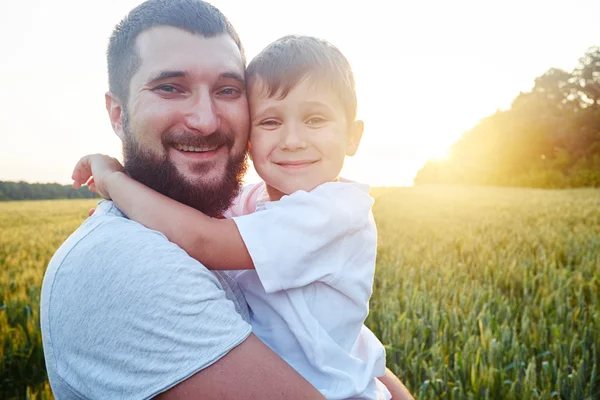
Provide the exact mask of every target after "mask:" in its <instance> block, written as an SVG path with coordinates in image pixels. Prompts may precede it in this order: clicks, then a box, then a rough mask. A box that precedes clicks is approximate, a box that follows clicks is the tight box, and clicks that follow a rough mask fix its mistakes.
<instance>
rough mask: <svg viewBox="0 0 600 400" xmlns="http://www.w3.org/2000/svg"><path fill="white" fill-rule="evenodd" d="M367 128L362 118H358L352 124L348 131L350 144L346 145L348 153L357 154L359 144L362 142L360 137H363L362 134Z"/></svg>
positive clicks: (348, 154)
mask: <svg viewBox="0 0 600 400" xmlns="http://www.w3.org/2000/svg"><path fill="white" fill-rule="evenodd" d="M364 129H365V123H364V122H363V121H361V120H356V121H354V122H353V123H352V125H351V126H350V130H349V132H348V135H349V137H348V146H347V147H346V155H347V156H353V155H354V154H356V150H358V145H359V144H360V139H362V134H363V131H364Z"/></svg>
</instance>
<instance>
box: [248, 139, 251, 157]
mask: <svg viewBox="0 0 600 400" xmlns="http://www.w3.org/2000/svg"><path fill="white" fill-rule="evenodd" d="M248 158H250V161H252V143H250V140H248Z"/></svg>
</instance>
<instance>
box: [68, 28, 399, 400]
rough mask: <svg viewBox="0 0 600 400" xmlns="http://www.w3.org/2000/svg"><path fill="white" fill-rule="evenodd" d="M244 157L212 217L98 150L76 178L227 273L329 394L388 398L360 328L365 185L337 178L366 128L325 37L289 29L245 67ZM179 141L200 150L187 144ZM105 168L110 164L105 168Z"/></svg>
mask: <svg viewBox="0 0 600 400" xmlns="http://www.w3.org/2000/svg"><path fill="white" fill-rule="evenodd" d="M247 85H248V99H249V104H250V122H251V133H250V155H251V157H252V160H253V163H254V166H255V168H256V170H257V172H258V174H259V175H260V177H261V178H262V179H263V182H262V183H260V184H256V185H252V186H248V187H246V188H244V190H243V191H242V193H241V195H240V196H238V199H237V201H236V203H235V204H234V205H233V206H232V207H231V208H230V210H229V211H228V212H227V213H226V215H225V216H226V217H229V218H230V219H214V218H210V217H207V216H205V215H204V214H202V213H200V212H199V211H196V210H193V209H191V208H190V207H187V206H185V205H182V204H180V203H177V202H175V201H174V200H171V199H169V198H167V197H166V196H163V195H161V194H159V193H157V192H154V191H153V190H151V189H149V188H147V187H145V186H143V185H142V184H140V183H138V182H136V181H134V180H133V179H131V178H129V177H127V176H126V175H125V174H123V173H122V172H121V171H122V167H121V166H115V165H114V163H112V164H111V163H110V160H108V161H107V159H103V158H102V157H103V156H88V157H84V158H83V159H82V160H81V161H80V163H79V164H78V166H77V167H76V169H75V172H74V174H73V179H74V180H75V185H81V184H82V183H85V182H86V181H88V179H89V178H90V175H93V176H94V183H93V184H92V185H91V186H90V188H91V189H92V190H95V191H97V192H98V193H100V194H101V195H102V196H103V197H106V198H109V199H112V200H113V201H114V202H115V203H116V204H117V206H118V207H119V208H120V209H121V210H122V211H123V212H124V213H125V214H126V215H127V216H128V217H129V218H131V219H133V220H136V221H138V222H140V223H142V224H144V225H146V226H147V227H149V228H151V229H155V230H158V231H161V232H163V233H164V234H165V235H166V236H167V237H168V238H169V240H171V241H172V242H174V243H177V244H178V245H179V246H180V247H182V248H183V249H184V250H186V251H187V252H188V254H189V255H190V256H192V257H194V258H196V259H197V260H199V261H200V262H201V263H202V264H203V265H205V266H206V267H207V268H210V269H228V270H240V271H239V272H237V273H236V274H235V275H234V276H235V279H236V280H237V282H238V284H239V285H240V287H241V288H242V290H243V292H244V295H245V297H246V301H247V302H248V305H249V307H250V310H251V323H252V327H253V331H254V333H255V334H256V335H257V336H258V337H259V338H260V339H261V340H262V341H263V342H264V343H266V344H267V345H268V346H269V347H271V349H273V350H274V351H275V352H276V353H277V354H279V355H280V356H281V357H282V358H284V359H285V360H286V361H287V362H288V363H289V364H290V365H292V366H293V367H294V368H295V369H296V370H297V371H298V372H299V373H301V374H302V375H303V376H304V377H305V378H306V379H307V380H308V381H309V382H310V383H312V384H313V385H314V386H315V387H316V388H317V389H319V390H320V391H321V393H322V394H323V395H324V396H325V397H327V398H330V399H347V398H362V399H389V398H390V397H391V396H390V393H389V391H388V390H387V389H386V388H385V386H384V385H383V384H382V383H381V382H380V381H379V380H378V379H377V377H381V376H383V375H384V373H385V350H384V348H383V346H382V345H381V343H380V342H379V341H378V340H377V339H376V338H375V336H374V335H373V334H372V333H371V332H370V331H369V330H368V329H366V328H364V325H363V324H364V320H365V318H366V317H367V314H368V307H369V305H368V302H369V298H370V296H371V292H372V284H373V275H374V267H375V256H376V250H377V249H376V247H377V232H376V227H375V223H374V221H373V217H372V214H371V206H372V204H373V200H372V199H371V197H370V196H369V188H368V186H366V185H361V184H358V183H353V182H350V181H345V180H342V179H341V178H339V174H340V171H341V169H342V166H343V163H344V158H345V156H346V155H348V156H352V155H354V153H355V152H356V150H357V148H358V145H359V143H360V139H361V136H362V132H363V123H362V121H357V120H356V94H355V88H354V77H353V75H352V71H351V68H350V65H349V64H348V61H347V60H346V58H345V57H344V56H343V55H342V53H341V52H340V51H339V50H338V49H337V48H335V47H334V46H332V45H331V44H329V43H328V42H326V41H323V40H319V39H316V38H312V37H304V36H287V37H284V38H282V39H279V40H278V41H276V42H274V43H273V44H271V45H270V46H268V47H267V48H266V49H265V50H263V51H262V52H261V53H260V54H259V55H258V56H257V57H256V58H255V59H254V60H252V62H251V63H250V65H249V66H248V69H247ZM182 151H198V149H193V148H188V149H182ZM112 172H114V173H112Z"/></svg>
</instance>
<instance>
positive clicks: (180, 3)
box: [107, 0, 246, 106]
mask: <svg viewBox="0 0 600 400" xmlns="http://www.w3.org/2000/svg"><path fill="white" fill-rule="evenodd" d="M155 26H172V27H174V28H179V29H182V30H184V31H187V32H190V33H194V34H198V35H202V36H204V37H207V38H210V37H215V36H217V35H220V34H223V33H227V34H229V36H231V38H232V39H233V41H234V42H235V44H236V45H237V47H238V48H239V49H240V53H241V55H242V61H243V63H244V65H245V64H246V58H245V55H244V49H243V47H242V43H241V42H240V38H239V36H238V34H237V32H236V31H235V29H233V26H232V25H231V23H230V22H229V21H228V20H227V18H225V16H224V15H223V14H222V13H221V11H219V10H218V9H217V8H216V7H214V6H213V5H211V4H209V3H206V2H204V1H201V0H148V1H146V2H144V3H142V4H140V5H139V6H137V7H136V8H134V9H133V10H131V12H130V13H129V14H128V15H127V16H126V17H125V18H123V20H122V21H121V22H120V23H119V24H118V25H117V26H116V27H115V29H114V31H113V33H112V36H111V37H110V40H109V43H108V51H107V59H108V60H107V61H108V88H109V90H110V92H111V93H112V94H114V95H115V96H117V98H118V99H119V100H120V101H121V103H122V105H123V106H126V105H127V101H128V99H129V83H130V82H131V77H132V76H133V75H134V74H135V72H136V71H137V69H138V68H139V66H140V63H141V60H140V57H139V55H138V53H137V50H136V47H135V41H136V38H137V37H138V35H139V34H140V33H142V32H144V31H146V30H148V29H150V28H153V27H155Z"/></svg>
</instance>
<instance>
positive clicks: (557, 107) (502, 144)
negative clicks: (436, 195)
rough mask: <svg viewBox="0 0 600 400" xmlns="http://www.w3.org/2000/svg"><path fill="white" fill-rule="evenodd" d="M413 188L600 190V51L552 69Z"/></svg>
mask: <svg viewBox="0 0 600 400" xmlns="http://www.w3.org/2000/svg"><path fill="white" fill-rule="evenodd" d="M414 182H415V184H451V185H494V186H519V187H536V188H569V187H600V47H592V48H590V49H588V51H587V52H586V53H585V54H584V56H583V57H581V58H580V59H579V62H578V64H577V66H576V67H575V69H574V70H573V71H571V72H567V71H564V70H561V69H558V68H551V69H549V70H548V71H547V72H545V73H544V74H542V75H541V76H539V77H537V78H536V79H535V83H534V86H533V89H532V90H531V91H530V92H522V93H520V94H519V95H518V96H517V97H516V98H515V99H514V101H513V102H512V104H511V106H510V108H509V109H507V110H498V111H497V112H496V113H494V114H493V115H490V116H488V117H486V118H483V119H482V120H481V121H479V123H478V124H477V125H476V126H475V127H474V128H473V129H471V130H469V131H467V132H465V133H464V134H463V135H462V137H461V138H460V139H459V140H458V141H457V142H455V143H454V144H453V145H452V146H451V148H450V150H449V153H448V157H447V158H446V159H444V160H430V161H428V162H427V163H426V164H425V165H424V166H423V168H422V169H421V170H420V171H419V172H418V173H417V175H416V177H415V179H414Z"/></svg>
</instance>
